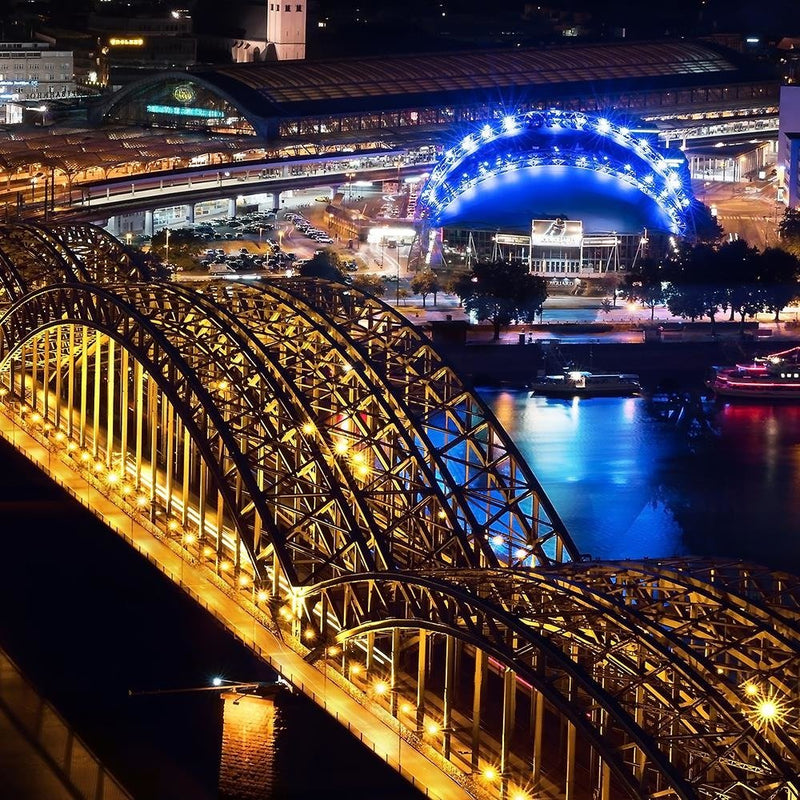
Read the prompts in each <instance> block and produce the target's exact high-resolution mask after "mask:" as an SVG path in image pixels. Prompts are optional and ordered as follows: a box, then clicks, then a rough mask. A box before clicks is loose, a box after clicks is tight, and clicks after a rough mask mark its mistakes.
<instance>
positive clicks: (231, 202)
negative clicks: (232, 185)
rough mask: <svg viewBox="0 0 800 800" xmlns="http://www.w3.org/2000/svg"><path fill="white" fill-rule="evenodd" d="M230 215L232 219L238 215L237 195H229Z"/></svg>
mask: <svg viewBox="0 0 800 800" xmlns="http://www.w3.org/2000/svg"><path fill="white" fill-rule="evenodd" d="M228 216H229V217H231V219H232V218H233V217H235V216H236V198H235V197H229V198H228Z"/></svg>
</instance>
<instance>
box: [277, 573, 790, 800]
mask: <svg viewBox="0 0 800 800" xmlns="http://www.w3.org/2000/svg"><path fill="white" fill-rule="evenodd" d="M579 570H580V567H579V566H578V565H575V566H574V567H573V569H572V571H573V572H576V573H577V572H579ZM367 598H369V600H367ZM501 598H502V600H501ZM509 598H516V599H515V600H514V601H513V604H511V605H509V604H508V603H506V602H505V601H506V600H507V599H509ZM498 600H501V604H500V605H498ZM293 605H294V609H293V610H294V611H295V613H296V614H297V615H298V617H299V621H298V625H300V626H302V625H309V626H311V627H312V629H313V630H314V631H315V635H316V634H318V635H319V636H320V637H321V641H322V642H323V645H322V646H320V647H319V648H317V650H316V654H317V656H320V655H321V656H322V657H325V658H327V654H328V653H329V652H330V647H329V646H328V645H329V643H330V642H331V641H338V642H346V641H350V640H356V639H359V637H361V638H363V637H367V645H366V647H365V648H364V649H365V651H366V653H367V657H366V660H367V663H368V664H369V663H370V662H372V663H373V664H374V663H375V657H374V655H372V656H371V651H372V649H374V648H376V647H379V646H380V647H383V648H384V660H385V661H386V662H388V663H389V664H390V665H391V666H390V668H389V670H388V672H389V676H390V677H389V681H390V683H391V687H392V688H393V689H395V690H396V689H397V687H398V686H403V691H407V687H406V686H404V685H403V681H401V680H400V678H399V675H398V658H399V656H398V653H399V652H403V647H401V646H400V640H399V635H398V634H393V635H392V637H391V639H390V640H389V637H388V636H386V635H385V634H386V633H387V632H391V631H393V630H396V629H408V628H412V629H414V628H415V626H418V628H417V629H424V630H428V631H433V632H436V633H440V634H444V635H446V636H454V637H456V638H458V639H460V640H461V641H464V642H468V643H469V644H470V645H473V646H475V647H477V648H482V649H483V650H484V651H485V652H486V653H488V654H490V655H491V656H492V657H493V658H496V659H498V660H499V661H501V662H502V663H503V664H504V665H505V667H506V668H507V669H509V670H513V671H514V673H515V676H517V678H519V679H520V680H522V681H523V683H522V684H520V683H519V681H517V682H516V688H515V689H514V691H515V692H516V693H518V694H519V693H520V692H522V694H523V695H524V693H525V691H529V692H530V693H531V696H532V691H533V690H531V689H527V690H526V689H525V682H527V684H529V685H530V686H533V687H535V688H536V690H537V691H540V692H543V693H544V695H545V696H546V699H547V701H548V702H552V703H553V704H554V707H555V708H557V709H558V710H559V713H562V714H565V715H566V716H567V717H568V718H569V719H570V720H571V722H572V723H573V724H576V725H579V726H580V724H582V723H585V722H586V721H587V720H589V721H590V724H594V725H595V726H597V731H595V733H596V734H598V735H599V737H600V739H602V735H603V732H604V718H603V717H602V716H600V717H598V715H597V714H596V713H594V712H593V711H592V708H593V707H595V706H601V707H603V708H606V709H607V710H608V713H610V714H612V717H613V718H614V719H615V720H616V723H620V724H621V726H622V728H624V730H625V731H627V733H628V734H629V735H630V737H631V738H630V739H629V740H627V743H625V742H622V743H620V741H619V740H618V739H617V740H615V741H614V744H613V746H612V748H611V751H609V750H608V749H607V748H606V749H603V747H602V746H601V745H599V744H598V742H597V740H596V739H595V740H594V743H593V746H594V747H599V748H600V749H598V750H597V753H598V754H599V755H600V757H601V758H602V759H603V762H604V763H605V764H607V765H608V766H609V768H611V767H614V764H613V757H612V756H610V755H609V753H610V752H611V753H612V754H613V753H614V752H615V751H616V748H619V751H621V752H626V751H628V748H630V747H633V748H634V750H633V751H632V752H628V758H626V759H623V760H622V761H624V762H625V763H626V764H627V765H628V768H629V769H630V771H631V772H632V775H631V774H629V775H628V776H627V778H628V780H630V779H631V777H633V779H634V780H633V783H632V784H630V785H633V786H636V787H637V790H638V791H641V792H642V794H641V795H640V794H636V793H634V795H633V796H636V797H639V796H656V795H657V796H683V795H682V794H681V792H683V791H687V787H689V786H690V787H691V788H690V789H688V791H689V796H692V797H701V796H704V795H705V794H707V793H708V792H710V791H716V792H722V791H725V790H726V789H727V788H728V787H731V786H734V785H743V786H745V785H746V786H747V787H748V788H749V790H750V791H752V792H754V793H756V794H758V795H759V796H779V795H780V794H781V793H782V792H785V793H786V796H789V797H791V796H793V795H794V793H796V792H797V791H798V778H797V775H798V771H797V765H798V763H800V761H798V755H797V748H796V746H795V745H794V744H793V743H792V741H791V739H790V736H789V735H788V734H787V733H786V732H783V731H781V730H779V729H774V730H773V729H772V728H769V727H761V728H758V727H756V726H754V724H753V718H752V716H751V715H748V714H747V713H745V714H743V713H742V712H743V709H746V708H747V703H748V698H747V697H745V696H741V695H740V696H737V695H736V693H735V691H734V689H735V687H732V686H730V685H729V684H728V683H726V681H725V679H723V678H720V676H719V674H718V673H717V671H716V669H714V668H713V666H712V665H710V664H709V662H708V659H707V657H706V656H705V655H704V654H702V653H699V654H697V653H694V652H692V650H691V647H689V648H687V646H686V644H685V643H684V642H682V641H681V640H680V637H679V635H675V634H671V633H670V632H669V628H668V627H665V626H663V625H660V624H658V623H650V622H649V621H648V620H647V618H646V617H645V616H643V615H640V614H639V613H638V611H636V610H635V608H632V607H631V606H626V605H625V604H624V603H620V602H618V601H616V600H615V599H609V597H608V596H606V595H605V594H603V593H602V592H600V591H595V590H592V589H590V588H587V586H586V585H584V584H582V583H581V582H580V581H579V580H577V579H575V578H570V579H565V578H564V577H563V576H561V575H559V574H558V572H543V571H540V570H526V571H521V570H520V571H516V572H515V573H513V574H510V573H509V572H507V571H503V572H499V571H492V570H484V571H481V572H480V574H479V573H476V572H460V571H447V572H443V571H439V572H432V573H429V574H427V575H421V574H414V575H409V574H403V575H388V576H381V575H377V574H376V575H368V576H353V577H349V578H343V579H341V580H339V581H336V582H328V583H326V584H324V585H322V586H318V587H309V588H308V589H307V590H306V592H304V593H303V594H301V595H299V596H298V597H296V598H295V599H294V603H293ZM516 623H519V628H518V629H517V628H514V625H515V624H516ZM512 631H513V633H512ZM381 633H383V634H384V640H383V642H378V643H376V639H375V637H376V636H378V635H380V634H381ZM369 637H372V638H371V639H370V638H369ZM543 643H546V647H545V649H544V650H542V646H543ZM412 644H413V640H412ZM408 646H409V644H408V640H407V641H406V643H405V647H408ZM554 654H558V657H555V655H554ZM351 657H352V654H351ZM419 658H420V659H421V662H422V661H425V660H426V658H427V659H428V662H427V664H428V665H427V666H426V665H425V664H423V663H421V662H420V664H419V666H418V668H417V670H416V671H417V673H418V675H419V676H420V677H419V678H418V681H420V682H423V684H424V680H425V678H424V677H423V675H424V671H425V670H426V669H432V667H431V666H430V664H431V662H430V659H429V656H427V655H426V650H425V648H424V647H421V646H420V650H419ZM448 658H449V657H446V658H445V661H447V659H448ZM543 658H544V661H542V659H543ZM361 660H362V661H363V657H362V658H361ZM412 661H413V659H412ZM440 662H441V659H440ZM556 663H557V666H556V667H554V665H555V664H556ZM414 667H415V665H414V664H412V665H411V671H412V672H414V671H415V670H414ZM554 668H555V669H556V672H557V671H558V670H561V669H564V670H566V671H567V672H568V673H569V674H570V675H572V677H571V678H570V679H568V680H563V679H558V678H557V677H556V676H555V675H554V673H553V671H552V670H553V669H554ZM573 670H574V671H575V672H576V674H575V675H573ZM384 671H386V670H384ZM345 672H346V670H345ZM517 678H515V680H517ZM403 680H405V682H406V683H407V682H408V677H407V676H406V677H405V678H404V679H403ZM441 680H442V679H441V678H440V681H439V687H440V688H441V685H442V684H441ZM443 680H444V688H443V689H442V691H443V692H444V696H443V698H442V703H443V704H444V707H445V709H447V708H448V706H452V708H451V709H450V713H446V714H445V717H446V718H447V719H450V718H452V715H453V713H457V712H458V709H457V708H456V703H455V701H454V698H453V696H452V689H451V690H448V689H447V685H448V680H447V677H445V678H444V679H443ZM462 680H463V679H462ZM475 681H476V685H477V683H478V681H479V678H478V676H477V673H476V678H475ZM573 681H578V682H579V684H580V687H581V690H580V691H576V690H575V686H574V684H573ZM495 689H497V686H495ZM448 691H450V694H451V696H449V697H448ZM505 691H508V689H506V690H505ZM553 691H555V692H556V693H558V692H559V691H561V692H562V696H561V697H560V698H554V697H553ZM581 691H585V692H586V695H585V696H584V697H581ZM606 692H607V693H609V696H610V697H612V698H613V699H614V703H615V707H614V708H613V709H611V708H610V707H609V706H607V705H606V704H605V703H606V701H605V699H604V698H603V694H604V693H606ZM417 698H418V700H417V702H418V704H419V703H420V702H422V704H423V709H422V712H420V711H419V709H418V710H417V715H418V716H417V720H416V722H417V728H418V729H420V728H421V727H422V722H423V718H424V700H423V701H420V693H419V692H418V693H417ZM590 698H591V699H590ZM488 702H490V703H491V702H495V703H499V704H500V705H501V706H503V707H504V708H505V710H506V711H508V713H511V714H513V713H514V708H515V706H516V703H515V702H514V701H513V700H510V699H509V697H508V695H507V694H506V695H502V694H501V696H500V697H499V698H498V697H497V696H495V697H494V701H488ZM526 702H527V703H531V702H532V700H530V699H529V700H528V701H525V700H524V698H523V701H522V703H521V705H522V707H523V711H522V716H523V718H525V717H527V714H528V712H529V710H530V708H529V707H526ZM584 703H585V706H584ZM394 705H395V708H394V709H393V713H394V714H395V716H396V715H397V713H396V712H397V709H396V703H394ZM506 706H507V708H506ZM460 711H461V714H462V716H464V717H468V716H469V711H470V710H469V708H468V707H463V705H462V708H461V709H460ZM480 713H482V711H481V708H479V707H478V705H476V704H475V703H473V708H472V714H473V720H474V719H475V718H476V716H480ZM626 717H627V721H626V719H625V718H626ZM517 725H519V720H517ZM643 725H646V727H647V733H644V731H643V730H642V727H641V726H643ZM605 732H606V733H607V732H608V731H607V729H605ZM531 733H533V732H531ZM538 734H539V735H541V730H539V731H538ZM642 736H643V738H641V737H642ZM612 740H613V737H612ZM684 740H685V744H684V745H683V746H681V747H678V746H677V743H678V742H681V741H684ZM510 742H511V739H510V738H509V741H508V742H507V743H506V745H507V746H509V747H510V746H511V745H510ZM689 742H691V745H692V746H691V747H689V746H688V745H689ZM504 746H505V745H504ZM539 747H541V745H539ZM535 749H536V747H535V742H534V743H531V742H526V743H525V746H524V747H523V753H528V754H530V753H531V752H534V750H535ZM645 755H647V759H648V760H647V762H646V763H645V760H644V759H645ZM511 756H512V754H511V753H504V754H503V758H502V761H503V763H505V764H508V763H510V761H509V759H510V758H511ZM476 758H477V756H476V755H475V754H474V753H473V760H475V759H476ZM522 760H523V762H524V756H523V759H522ZM534 763H536V760H535V761H534ZM620 763H621V762H620ZM529 766H530V764H529ZM617 766H618V765H617ZM615 771H616V772H617V774H619V772H618V770H616V769H615ZM597 772H598V774H599V773H600V772H602V771H601V770H599V768H598V769H597ZM648 772H652V773H653V774H651V775H649V777H648V774H647V773H648ZM536 774H537V773H536V772H534V776H533V779H534V781H535V780H536ZM676 776H682V778H681V780H676ZM515 777H516V779H517V781H518V784H520V785H524V784H525V782H526V781H530V780H531V776H530V775H526V774H524V773H523V774H522V775H519V774H517V775H516V776H515ZM683 779H688V783H685V784H684V783H682V780H683ZM566 780H567V783H568V782H569V777H568V776H567V778H566ZM667 784H669V790H667V788H666V787H667ZM637 790H634V792H636V791H637ZM605 791H608V788H607V787H606V789H605V790H604V792H605ZM611 796H616V795H615V793H614V792H612V793H611Z"/></svg>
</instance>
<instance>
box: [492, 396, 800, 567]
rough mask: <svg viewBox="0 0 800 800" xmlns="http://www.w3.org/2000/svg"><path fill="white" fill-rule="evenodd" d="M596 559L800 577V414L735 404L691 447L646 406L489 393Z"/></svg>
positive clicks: (720, 411)
mask: <svg viewBox="0 0 800 800" xmlns="http://www.w3.org/2000/svg"><path fill="white" fill-rule="evenodd" d="M481 394H482V396H483V397H484V399H485V400H486V401H487V403H488V404H489V405H490V407H491V408H492V410H493V411H494V412H495V413H496V415H497V417H498V419H499V420H500V422H501V424H502V425H503V426H504V427H505V428H506V430H507V431H508V432H509V433H510V434H511V437H512V439H513V440H514V441H515V443H516V444H517V446H518V447H519V449H520V451H521V452H522V454H523V456H524V457H525V458H526V460H527V461H528V463H529V464H530V465H531V467H532V468H533V471H534V472H535V474H536V476H537V478H538V479H539V480H540V482H541V483H542V485H543V486H544V488H545V491H546V492H547V494H548V495H549V497H550V498H551V500H552V501H553V503H554V504H555V506H556V509H557V510H558V512H559V514H560V515H561V517H562V519H563V520H564V523H565V524H566V526H567V529H568V530H569V532H570V533H571V534H572V536H573V538H574V539H575V542H576V544H577V545H578V548H579V549H580V550H581V551H582V552H584V553H589V554H591V555H592V556H594V557H595V558H628V557H630V558H642V557H652V558H660V557H667V556H671V555H686V554H696V555H717V556H734V557H737V558H745V559H749V560H752V561H757V562H761V563H766V564H770V565H772V566H776V567H780V568H784V569H789V570H792V571H794V572H800V491H798V490H800V406H790V405H784V406H781V405H773V406H770V405H755V406H749V405H724V406H720V407H718V408H717V409H715V410H714V412H713V416H712V420H713V423H714V426H715V427H716V428H717V429H718V431H719V435H718V436H716V437H710V438H703V439H700V440H690V439H689V438H688V437H687V435H686V433H685V431H682V430H679V429H677V428H676V427H675V426H674V425H670V424H668V423H666V422H664V421H662V420H658V419H655V418H654V417H653V416H652V415H651V414H650V413H648V409H647V401H646V400H645V399H644V398H592V399H588V400H587V399H582V400H578V399H574V400H557V399H551V398H543V397H529V395H528V393H527V392H508V391H495V390H481Z"/></svg>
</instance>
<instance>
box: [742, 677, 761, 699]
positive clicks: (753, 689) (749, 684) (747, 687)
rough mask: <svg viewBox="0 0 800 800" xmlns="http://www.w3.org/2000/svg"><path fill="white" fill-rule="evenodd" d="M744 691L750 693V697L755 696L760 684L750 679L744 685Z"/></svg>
mask: <svg viewBox="0 0 800 800" xmlns="http://www.w3.org/2000/svg"><path fill="white" fill-rule="evenodd" d="M744 693H745V694H747V695H750V697H754V696H755V695H757V694H758V686H756V685H755V684H754V683H753V682H752V681H748V682H747V683H746V684H745V685H744Z"/></svg>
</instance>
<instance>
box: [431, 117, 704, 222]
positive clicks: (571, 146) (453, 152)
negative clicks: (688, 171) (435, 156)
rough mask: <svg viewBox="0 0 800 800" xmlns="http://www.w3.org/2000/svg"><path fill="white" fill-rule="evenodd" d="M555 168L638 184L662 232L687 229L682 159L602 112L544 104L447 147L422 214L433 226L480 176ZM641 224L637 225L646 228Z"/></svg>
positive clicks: (482, 178)
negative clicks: (656, 212) (665, 152)
mask: <svg viewBox="0 0 800 800" xmlns="http://www.w3.org/2000/svg"><path fill="white" fill-rule="evenodd" d="M549 167H558V168H568V169H572V170H578V171H581V172H584V171H588V172H590V173H593V174H596V175H597V176H600V177H610V178H614V179H616V180H617V181H620V182H621V183H622V184H624V185H626V186H629V187H631V188H633V189H635V190H636V191H637V192H638V193H639V195H640V196H642V197H645V198H647V199H648V200H649V201H651V202H652V203H653V204H654V205H655V207H656V208H657V209H658V210H659V212H660V222H658V221H656V220H655V219H654V221H653V222H654V224H651V225H650V226H648V227H655V228H656V229H659V230H664V231H668V232H669V233H672V234H676V235H681V234H684V233H685V232H686V227H687V222H686V219H685V217H686V213H687V210H688V209H689V207H690V205H691V197H690V196H689V194H688V193H687V191H686V190H685V189H684V183H685V180H686V176H685V175H684V173H683V172H682V171H681V169H679V167H678V162H677V161H674V160H672V159H669V158H667V157H666V156H664V155H663V154H662V153H660V152H659V151H658V150H657V149H656V147H654V146H653V144H652V143H651V141H650V140H649V139H648V138H647V137H644V136H642V134H641V133H637V132H634V131H631V130H630V129H629V128H627V127H624V126H622V125H618V124H617V123H615V122H614V121H612V120H610V119H608V118H607V117H604V116H602V115H600V114H591V113H586V112H578V111H562V110H560V109H547V110H542V111H529V112H526V113H522V114H509V115H507V116H505V117H503V118H502V120H497V121H495V122H491V123H488V122H487V123H485V124H484V125H483V126H482V127H480V128H476V129H475V130H473V131H472V132H470V133H468V134H467V135H466V136H464V138H463V139H462V140H461V142H460V143H458V144H456V145H455V146H453V147H452V148H451V149H450V150H448V151H446V152H445V154H444V156H443V157H442V158H441V160H440V161H439V163H438V164H437V166H436V167H435V168H434V169H433V170H432V172H431V174H430V176H429V177H428V180H427V181H426V182H425V185H424V187H423V189H422V191H421V193H420V199H419V201H418V203H417V216H418V217H419V219H421V220H423V221H426V222H427V223H429V224H431V225H433V226H436V225H438V224H439V221H440V218H441V216H442V215H443V212H444V211H445V209H447V207H448V206H449V205H450V204H451V203H452V202H453V201H454V200H456V199H457V198H458V197H460V196H461V195H463V194H464V193H465V192H467V191H468V190H470V189H472V188H474V187H475V186H477V185H478V184H480V183H482V182H483V181H486V180H489V179H490V178H493V177H495V176H498V175H504V174H509V173H513V172H516V171H518V170H526V169H532V170H541V169H542V168H549ZM641 227H643V226H640V227H639V230H641Z"/></svg>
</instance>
